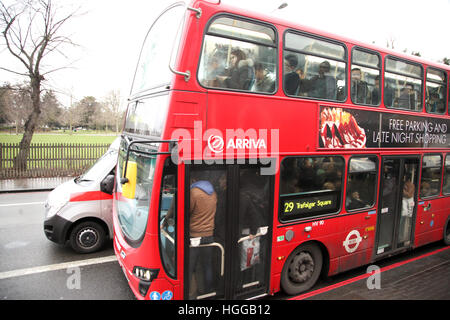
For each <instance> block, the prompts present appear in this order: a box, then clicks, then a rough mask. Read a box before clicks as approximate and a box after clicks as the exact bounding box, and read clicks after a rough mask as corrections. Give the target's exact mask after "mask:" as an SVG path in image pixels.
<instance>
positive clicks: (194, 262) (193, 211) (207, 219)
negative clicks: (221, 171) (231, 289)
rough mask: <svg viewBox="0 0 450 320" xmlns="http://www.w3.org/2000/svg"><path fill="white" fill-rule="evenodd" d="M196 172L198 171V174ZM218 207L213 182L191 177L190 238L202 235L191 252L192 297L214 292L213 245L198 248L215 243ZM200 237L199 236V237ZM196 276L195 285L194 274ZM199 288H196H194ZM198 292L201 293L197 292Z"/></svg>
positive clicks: (192, 242) (193, 245)
mask: <svg viewBox="0 0 450 320" xmlns="http://www.w3.org/2000/svg"><path fill="white" fill-rule="evenodd" d="M194 174H195V173H194ZM216 208H217V194H216V192H215V191H214V187H213V185H212V184H211V183H210V182H209V181H206V180H198V181H196V179H195V178H194V179H191V189H190V207H189V214H190V218H189V234H190V238H191V239H193V238H200V242H199V243H197V244H194V241H191V249H190V255H189V259H190V260H189V273H190V277H191V278H190V280H191V283H190V291H191V292H190V298H195V296H198V295H203V294H207V293H211V292H213V291H214V288H213V286H214V284H213V266H212V256H213V253H214V252H213V251H212V249H213V248H212V247H209V246H206V247H197V246H198V244H201V245H204V244H208V243H212V242H214V237H213V233H214V217H215V215H216ZM197 240H198V239H197ZM193 275H194V277H195V284H194V282H193V281H192V276H193ZM195 288H196V290H194V289H195ZM194 291H197V295H196V294H195V293H194Z"/></svg>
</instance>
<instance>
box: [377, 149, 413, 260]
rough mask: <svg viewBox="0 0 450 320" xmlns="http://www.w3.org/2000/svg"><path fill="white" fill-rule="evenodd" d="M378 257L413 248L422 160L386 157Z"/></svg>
mask: <svg viewBox="0 0 450 320" xmlns="http://www.w3.org/2000/svg"><path fill="white" fill-rule="evenodd" d="M381 170H382V171H381V172H382V174H381V183H380V192H379V195H380V201H379V206H378V220H377V237H376V240H375V255H376V256H381V255H384V254H387V253H389V252H391V251H395V250H397V249H400V248H404V247H410V246H412V244H413V241H412V239H413V230H414V225H415V217H416V209H417V182H418V174H419V158H418V157H403V158H399V157H383V164H382V167H381Z"/></svg>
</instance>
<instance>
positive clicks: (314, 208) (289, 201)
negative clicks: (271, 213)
mask: <svg viewBox="0 0 450 320" xmlns="http://www.w3.org/2000/svg"><path fill="white" fill-rule="evenodd" d="M338 206H339V203H338V202H337V196H336V194H335V192H333V193H328V194H321V195H289V196H286V197H283V198H282V199H281V207H280V209H281V211H282V215H284V217H289V219H292V218H306V217H309V216H313V215H317V214H318V213H319V214H320V212H322V211H323V212H330V210H331V211H332V210H333V209H334V208H337V207H338Z"/></svg>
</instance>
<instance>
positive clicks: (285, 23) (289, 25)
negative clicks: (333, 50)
mask: <svg viewBox="0 0 450 320" xmlns="http://www.w3.org/2000/svg"><path fill="white" fill-rule="evenodd" d="M197 3H206V4H208V5H212V6H214V5H216V6H217V5H220V8H221V11H225V12H230V13H234V14H237V15H243V16H246V17H249V18H253V19H256V20H263V21H265V22H269V23H271V24H274V25H278V26H282V27H284V28H286V29H295V30H299V31H304V32H307V33H311V34H314V35H318V36H322V37H325V38H329V39H333V40H337V41H341V42H344V43H346V44H351V45H353V46H359V47H363V48H366V49H370V50H373V51H377V52H379V53H382V54H384V55H392V56H395V57H398V58H401V59H405V60H409V61H414V62H417V63H421V64H425V65H427V66H432V67H435V68H439V69H444V70H446V71H450V66H448V65H445V64H443V63H440V62H435V61H431V60H427V59H424V58H422V57H418V56H413V55H410V54H405V53H403V52H399V51H395V50H392V49H389V48H383V47H381V46H378V45H374V44H369V43H366V42H363V41H359V40H355V39H352V38H347V37H345V36H341V35H338V34H334V33H331V32H328V31H324V30H320V29H317V28H314V27H310V26H306V25H302V24H299V23H297V22H294V21H290V20H286V19H282V18H278V17H273V16H270V15H268V14H264V13H260V12H256V11H251V10H248V9H245V12H244V11H243V8H239V7H237V6H232V5H228V4H224V3H222V2H221V1H220V0H218V1H217V2H214V1H206V0H193V1H192V6H194V7H195V5H196V4H197Z"/></svg>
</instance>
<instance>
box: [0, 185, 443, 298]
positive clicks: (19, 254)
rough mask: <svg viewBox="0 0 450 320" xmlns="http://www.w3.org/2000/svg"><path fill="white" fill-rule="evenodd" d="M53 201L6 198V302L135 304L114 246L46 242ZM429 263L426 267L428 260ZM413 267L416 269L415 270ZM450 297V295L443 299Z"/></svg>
mask: <svg viewBox="0 0 450 320" xmlns="http://www.w3.org/2000/svg"><path fill="white" fill-rule="evenodd" d="M47 195H48V192H25V193H0V300H60V299H67V300H135V297H134V295H133V293H132V292H131V290H130V289H129V287H128V284H127V281H126V279H125V276H124V275H123V273H122V270H121V268H120V266H119V264H118V263H117V261H116V258H115V256H114V251H113V247H112V241H108V243H107V244H106V246H105V248H104V249H103V250H102V251H100V252H97V253H93V254H86V255H80V254H77V253H75V252H74V251H73V250H72V249H71V248H70V246H68V245H66V246H61V245H57V244H55V243H53V242H51V241H49V240H48V239H47V238H46V237H45V235H44V231H43V221H44V213H45V209H44V202H45V200H46V198H47ZM443 247H444V245H443V243H440V242H439V243H434V244H430V245H427V246H424V247H421V248H418V249H416V250H413V251H411V252H407V253H403V254H401V255H398V256H395V257H392V258H389V259H385V260H382V261H379V262H377V265H379V266H380V267H386V266H389V265H392V264H395V263H398V262H400V261H406V260H408V259H412V258H414V257H417V256H420V255H423V254H426V253H427V252H432V251H434V250H436V249H439V248H443ZM436 259H437V260H436V263H435V262H433V261H431V265H432V267H433V268H435V267H434V263H435V264H436V265H440V264H442V261H441V260H439V259H442V257H441V258H440V257H439V256H437V257H436ZM444 259H445V258H444ZM423 260H424V262H426V259H423ZM444 263H445V265H442V266H441V267H445V268H446V269H445V272H446V273H448V260H445V261H444ZM410 265H411V267H410V268H412V267H413V266H414V265H413V264H410ZM366 268H367V266H364V267H361V268H357V269H354V270H351V271H348V272H345V273H342V274H339V275H336V276H333V277H331V278H325V279H322V280H319V282H318V283H317V284H316V286H315V287H314V288H313V290H317V289H321V288H324V287H327V286H330V285H334V284H338V283H340V282H344V281H348V280H349V279H352V278H354V277H358V276H361V275H362V274H365V273H366V272H367V271H366ZM420 268H421V267H420V265H419V270H412V269H411V270H406V271H405V272H403V271H402V270H401V268H398V270H399V271H398V274H394V277H397V278H398V277H400V276H402V277H404V278H405V279H409V278H410V277H411V272H412V273H414V272H419V273H420V272H422V271H423V270H422V269H420ZM433 268H431V269H430V270H434V269H433ZM402 272H403V273H404V274H402ZM428 273H429V272H428ZM446 273H444V274H442V272H441V271H439V272H437V271H436V272H435V274H436V277H437V283H439V282H440V281H441V280H439V279H441V278H443V280H442V281H448V276H446ZM439 277H440V278H439ZM364 281H365V280H364ZM421 286H422V287H424V288H427V290H429V291H430V292H431V291H433V287H432V286H430V285H429V284H428V285H427V284H426V283H425V284H424V283H421ZM347 289H350V288H349V287H347V288H346V290H347ZM355 290H359V289H355ZM333 291H334V290H333ZM365 291H367V290H365ZM358 292H359V291H358ZM380 292H381V291H380ZM359 293H360V292H359ZM387 293H389V292H387ZM429 294H430V293H429V292H424V293H423V295H422V296H420V297H419V299H429V298H430V296H429ZM335 295H336V296H334V297H333V296H332V295H331V296H330V294H328V295H327V297H326V298H325V299H327V300H328V299H333V298H337V299H340V298H342V293H339V292H338V291H336V292H335ZM318 297H319V298H320V297H321V296H318ZM449 297H450V296H449V292H448V291H447V292H445V294H444V295H442V296H439V297H438V299H448V298H449ZM287 298H289V297H288V296H286V295H285V294H283V293H278V294H276V295H275V296H273V297H265V299H271V300H284V299H287ZM374 299H382V300H384V299H389V296H379V297H378V298H377V297H376V298H374Z"/></svg>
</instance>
